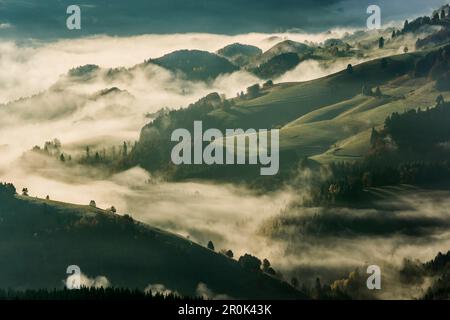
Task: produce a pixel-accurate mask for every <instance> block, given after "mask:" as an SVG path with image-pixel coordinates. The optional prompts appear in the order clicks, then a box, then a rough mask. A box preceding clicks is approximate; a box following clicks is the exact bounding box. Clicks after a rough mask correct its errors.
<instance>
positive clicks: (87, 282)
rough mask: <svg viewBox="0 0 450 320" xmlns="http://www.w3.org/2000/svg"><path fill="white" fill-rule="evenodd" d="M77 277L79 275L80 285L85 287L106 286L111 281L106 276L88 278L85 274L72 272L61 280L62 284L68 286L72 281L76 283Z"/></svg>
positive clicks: (108, 285)
mask: <svg viewBox="0 0 450 320" xmlns="http://www.w3.org/2000/svg"><path fill="white" fill-rule="evenodd" d="M78 277H79V279H80V280H79V283H80V287H85V288H108V287H110V286H111V283H110V282H109V280H108V278H106V277H104V276H97V277H95V278H89V277H88V276H87V275H85V274H83V273H82V274H81V275H75V274H72V275H70V276H68V277H67V279H66V280H65V281H63V283H64V285H66V286H67V287H69V286H70V285H71V284H73V283H78Z"/></svg>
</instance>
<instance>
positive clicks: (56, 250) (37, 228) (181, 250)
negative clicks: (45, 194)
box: [0, 196, 306, 299]
mask: <svg viewBox="0 0 450 320" xmlns="http://www.w3.org/2000/svg"><path fill="white" fill-rule="evenodd" d="M0 257H2V264H0V286H1V287H2V288H12V289H19V290H23V289H41V288H48V289H53V288H61V287H62V286H63V280H64V279H65V278H66V276H67V275H66V273H65V271H66V268H67V267H68V266H69V265H74V264H75V265H78V266H80V268H81V270H82V271H83V273H85V274H86V275H87V276H89V277H96V276H106V277H107V278H108V279H109V281H110V282H111V284H112V285H113V286H115V287H123V288H130V289H140V290H144V289H145V288H146V287H147V286H148V285H150V284H164V285H165V286H166V287H167V288H169V289H171V290H175V291H177V292H178V293H180V294H182V295H187V296H195V295H196V294H197V292H196V288H197V286H198V284H199V283H205V284H206V285H207V286H208V288H209V289H211V290H212V291H213V292H215V293H217V294H227V295H229V296H231V297H234V298H241V299H269V298H273V299H295V298H305V297H306V296H305V295H304V294H302V293H301V292H300V291H297V290H295V289H294V288H293V287H291V286H290V285H288V284H287V283H286V282H283V281H281V280H279V279H276V278H274V277H271V276H269V275H267V274H265V273H262V272H253V271H248V270H246V269H244V268H242V267H241V266H240V265H239V263H238V262H237V261H236V260H234V259H230V258H228V257H226V256H224V255H222V254H220V253H217V252H214V251H212V250H209V249H207V248H205V247H203V246H200V245H198V244H196V243H194V242H192V241H190V240H188V239H186V238H184V237H181V236H178V235H175V234H172V233H169V232H165V231H162V230H160V229H157V228H153V227H151V226H149V225H145V224H142V223H139V222H136V221H133V220H131V219H130V218H126V217H123V216H120V215H118V214H113V213H111V212H109V211H105V210H102V209H99V208H94V207H91V206H83V205H74V204H69V203H63V202H58V201H53V200H43V199H37V198H31V197H24V196H17V197H16V198H15V199H10V200H2V201H1V202H0Z"/></svg>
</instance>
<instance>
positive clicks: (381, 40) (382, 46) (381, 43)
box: [378, 37, 384, 49]
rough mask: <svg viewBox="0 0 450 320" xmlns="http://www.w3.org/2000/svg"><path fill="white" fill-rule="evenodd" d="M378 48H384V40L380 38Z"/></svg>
mask: <svg viewBox="0 0 450 320" xmlns="http://www.w3.org/2000/svg"><path fill="white" fill-rule="evenodd" d="M378 48H380V49H383V48H384V38H383V37H380V39H378Z"/></svg>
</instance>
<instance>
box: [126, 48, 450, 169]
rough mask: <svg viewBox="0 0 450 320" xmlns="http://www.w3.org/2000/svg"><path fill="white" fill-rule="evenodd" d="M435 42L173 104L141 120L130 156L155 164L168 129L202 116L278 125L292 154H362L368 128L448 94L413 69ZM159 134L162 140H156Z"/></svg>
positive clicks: (209, 120)
mask: <svg viewBox="0 0 450 320" xmlns="http://www.w3.org/2000/svg"><path fill="white" fill-rule="evenodd" d="M437 50H438V49H433V50H428V51H419V52H415V53H408V54H401V55H395V56H391V57H388V58H383V59H376V60H372V61H369V62H365V63H362V64H360V65H356V66H353V67H352V68H351V69H350V70H343V71H340V72H337V73H335V74H331V75H329V76H326V77H323V78H320V79H316V80H312V81H307V82H301V83H280V84H275V85H273V86H265V87H263V88H262V89H261V91H260V93H259V95H258V96H257V97H254V98H252V97H251V96H249V95H247V96H245V97H240V98H234V99H231V100H228V101H226V102H224V106H217V105H215V106H212V105H211V106H208V104H206V103H204V101H203V102H202V103H201V104H193V105H191V106H190V108H187V109H185V110H182V111H174V112H172V113H171V114H168V115H164V116H163V117H161V118H160V119H157V121H155V122H154V123H149V124H148V125H147V126H145V127H144V128H143V130H142V132H141V137H140V141H139V143H138V144H137V147H136V148H135V150H133V153H132V163H133V164H139V165H141V166H143V167H144V168H148V169H150V170H154V169H157V166H153V167H148V164H149V161H148V158H149V155H152V156H154V154H155V153H158V148H161V149H160V150H159V155H160V158H159V159H158V161H161V162H162V163H167V162H168V161H169V159H167V160H166V162H164V160H160V159H166V158H167V157H168V156H169V154H170V133H171V132H172V131H171V130H172V129H174V128H188V129H189V128H190V127H192V122H193V121H194V120H203V124H204V126H203V129H204V130H206V128H208V127H215V128H220V129H225V128H243V129H247V128H255V129H265V128H269V129H270V128H280V129H281V131H280V147H281V151H282V152H288V153H290V154H295V155H296V156H295V157H294V158H296V159H298V158H303V157H310V158H312V159H314V160H316V161H318V162H320V163H327V162H332V161H347V160H350V161H353V160H358V159H361V157H362V156H363V155H364V154H365V152H366V151H367V149H368V148H369V147H370V143H369V140H370V132H371V129H372V128H373V127H379V126H381V125H382V124H383V123H384V120H385V119H386V118H387V117H388V116H389V115H390V114H392V113H393V112H399V113H403V112H404V111H406V110H408V109H411V108H419V107H422V108H425V107H432V106H434V104H435V99H436V97H437V96H438V95H439V94H443V96H444V98H446V97H450V93H449V92H448V91H445V92H444V91H438V90H437V89H436V88H435V81H434V80H432V79H430V78H429V77H428V76H423V75H418V74H416V73H417V72H416V69H417V65H418V63H419V62H421V61H422V62H423V60H424V59H426V58H427V57H428V56H429V55H430V53H431V54H434V53H436V52H437ZM363 86H366V87H367V88H372V89H373V90H375V88H376V87H380V89H381V95H378V96H376V95H367V94H366V95H363V94H362V88H363ZM225 104H226V106H225ZM191 120H192V121H191ZM168 123H169V124H170V125H169V126H167V125H166V124H168ZM164 141H167V142H169V143H168V144H169V145H166V146H165V147H164V148H163V147H157V146H156V145H161V144H164V143H163V142H164ZM166 144H167V143H166ZM281 161H283V159H281ZM153 163H155V162H153ZM282 166H283V165H282Z"/></svg>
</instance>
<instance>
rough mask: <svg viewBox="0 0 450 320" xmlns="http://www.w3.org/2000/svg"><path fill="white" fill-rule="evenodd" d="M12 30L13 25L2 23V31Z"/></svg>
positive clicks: (0, 28) (0, 26)
mask: <svg viewBox="0 0 450 320" xmlns="http://www.w3.org/2000/svg"><path fill="white" fill-rule="evenodd" d="M9 28H12V24H10V23H0V30H2V29H9Z"/></svg>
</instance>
